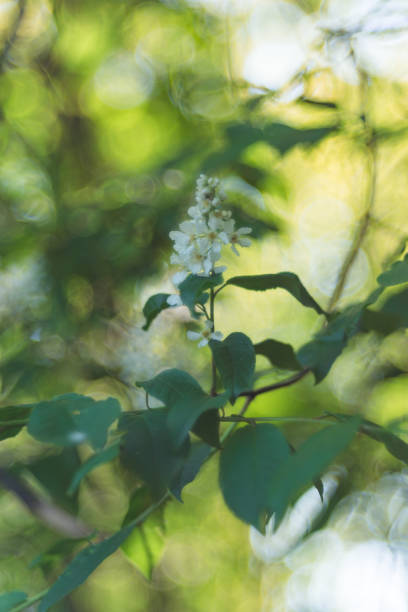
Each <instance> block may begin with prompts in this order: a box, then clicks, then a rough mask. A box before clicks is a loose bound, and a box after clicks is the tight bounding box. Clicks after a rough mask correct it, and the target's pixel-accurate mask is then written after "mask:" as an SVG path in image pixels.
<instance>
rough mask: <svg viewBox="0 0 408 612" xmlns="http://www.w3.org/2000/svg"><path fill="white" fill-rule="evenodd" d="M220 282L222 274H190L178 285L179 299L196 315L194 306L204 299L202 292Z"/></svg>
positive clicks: (221, 281)
mask: <svg viewBox="0 0 408 612" xmlns="http://www.w3.org/2000/svg"><path fill="white" fill-rule="evenodd" d="M222 283H223V278H222V274H214V276H197V275H196V274H190V275H189V276H187V278H186V279H185V280H183V282H182V283H180V285H179V291H180V298H181V301H182V302H183V304H184V305H185V306H187V307H188V309H189V310H190V312H191V314H192V315H193V316H194V317H197V313H196V312H195V310H194V306H195V305H196V304H198V303H203V301H205V296H203V294H204V292H205V291H208V289H211V288H214V287H217V285H221V284H222Z"/></svg>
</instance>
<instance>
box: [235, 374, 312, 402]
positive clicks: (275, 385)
mask: <svg viewBox="0 0 408 612" xmlns="http://www.w3.org/2000/svg"><path fill="white" fill-rule="evenodd" d="M309 372H310V370H309V368H305V369H304V370H301V371H300V372H298V373H297V374H294V375H293V376H291V377H290V378H285V380H280V381H279V382H277V383H273V384H272V385H266V386H265V387H259V389H252V390H251V391H242V393H240V394H239V397H250V398H251V399H254V397H256V396H257V395H261V394H262V393H268V391H275V390H276V389H283V387H290V385H294V384H295V383H297V381H298V380H301V379H302V378H303V377H304V376H306V374H308V373H309Z"/></svg>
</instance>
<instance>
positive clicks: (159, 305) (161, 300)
mask: <svg viewBox="0 0 408 612" xmlns="http://www.w3.org/2000/svg"><path fill="white" fill-rule="evenodd" d="M168 297H170V293H156V294H155V295H152V296H151V297H149V299H148V300H147V302H146V304H145V305H144V306H143V314H144V316H145V319H146V323H145V324H144V325H143V327H142V329H144V330H145V331H146V330H148V329H149V327H150V325H151V324H152V322H153V321H154V319H155V318H156V317H157V315H159V314H160V313H161V311H162V310H165V309H166V308H170V305H169V304H168V303H167V298H168Z"/></svg>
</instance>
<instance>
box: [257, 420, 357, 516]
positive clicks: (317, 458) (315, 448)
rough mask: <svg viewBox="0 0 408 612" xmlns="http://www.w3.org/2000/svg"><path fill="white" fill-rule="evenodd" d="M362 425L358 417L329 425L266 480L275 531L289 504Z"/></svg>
mask: <svg viewBox="0 0 408 612" xmlns="http://www.w3.org/2000/svg"><path fill="white" fill-rule="evenodd" d="M360 424H361V419H360V418H359V417H353V418H351V419H350V420H349V421H348V422H347V423H339V424H338V425H337V424H336V425H330V427H326V428H325V429H322V430H321V431H318V432H317V433H315V434H313V435H312V436H311V437H310V438H308V439H307V440H306V441H305V442H303V444H302V445H301V446H300V447H299V448H298V450H297V451H296V452H295V453H293V454H291V455H289V456H288V457H287V459H286V461H284V462H283V463H281V464H280V465H279V466H278V468H277V470H275V471H274V473H273V474H272V475H271V477H270V478H269V480H268V507H269V509H270V512H271V514H272V513H275V528H276V527H277V526H278V525H279V523H280V521H281V520H282V518H283V516H284V514H285V512H286V508H287V506H288V504H289V502H290V501H291V500H292V499H293V498H294V497H295V496H296V494H297V493H298V492H299V491H300V490H301V489H302V488H303V487H304V486H305V485H308V484H311V483H312V482H313V481H315V480H316V479H317V478H319V476H320V474H322V472H323V471H324V470H325V469H326V468H327V467H328V466H329V464H330V463H331V462H332V461H333V459H335V457H337V455H338V454H339V453H341V452H342V451H343V450H344V449H345V448H346V447H347V446H348V445H349V443H350V442H351V440H352V439H353V437H354V435H355V433H356V432H357V431H358V428H359V426H360Z"/></svg>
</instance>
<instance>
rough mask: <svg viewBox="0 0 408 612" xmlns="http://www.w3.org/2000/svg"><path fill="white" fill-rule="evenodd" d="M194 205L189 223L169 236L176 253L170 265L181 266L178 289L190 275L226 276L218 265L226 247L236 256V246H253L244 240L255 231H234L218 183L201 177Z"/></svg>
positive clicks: (203, 176)
mask: <svg viewBox="0 0 408 612" xmlns="http://www.w3.org/2000/svg"><path fill="white" fill-rule="evenodd" d="M195 201H196V203H195V206H191V207H190V208H189V209H188V214H189V217H190V219H189V220H188V221H184V222H183V223H180V226H179V230H176V231H173V232H170V238H171V239H172V240H173V242H174V247H173V248H174V251H175V253H173V255H172V256H171V258H170V262H171V263H172V264H176V265H179V266H181V270H180V272H178V273H177V274H175V275H174V277H173V282H174V284H175V285H179V284H180V283H181V282H182V281H183V280H184V279H185V278H186V277H187V276H188V275H189V274H190V273H192V274H197V275H199V276H211V275H212V274H214V273H215V274H216V273H218V272H223V271H224V270H225V269H226V268H225V266H216V265H215V264H216V262H217V261H218V260H219V259H220V257H221V248H222V246H223V245H224V244H229V245H230V246H231V248H232V250H233V251H234V253H235V254H236V255H239V253H238V250H237V245H239V246H242V247H247V246H249V245H250V244H251V241H250V240H249V238H246V237H245V236H246V234H249V233H250V232H251V231H252V230H251V229H250V228H249V227H241V228H239V229H235V221H234V220H233V219H232V218H231V211H229V210H225V209H224V208H222V203H223V202H224V201H225V194H224V192H223V190H222V187H221V185H220V181H219V179H216V178H208V177H207V176H205V175H204V174H201V175H200V176H199V178H198V180H197V188H196V193H195ZM172 297H173V296H172ZM171 305H175V304H171Z"/></svg>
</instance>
